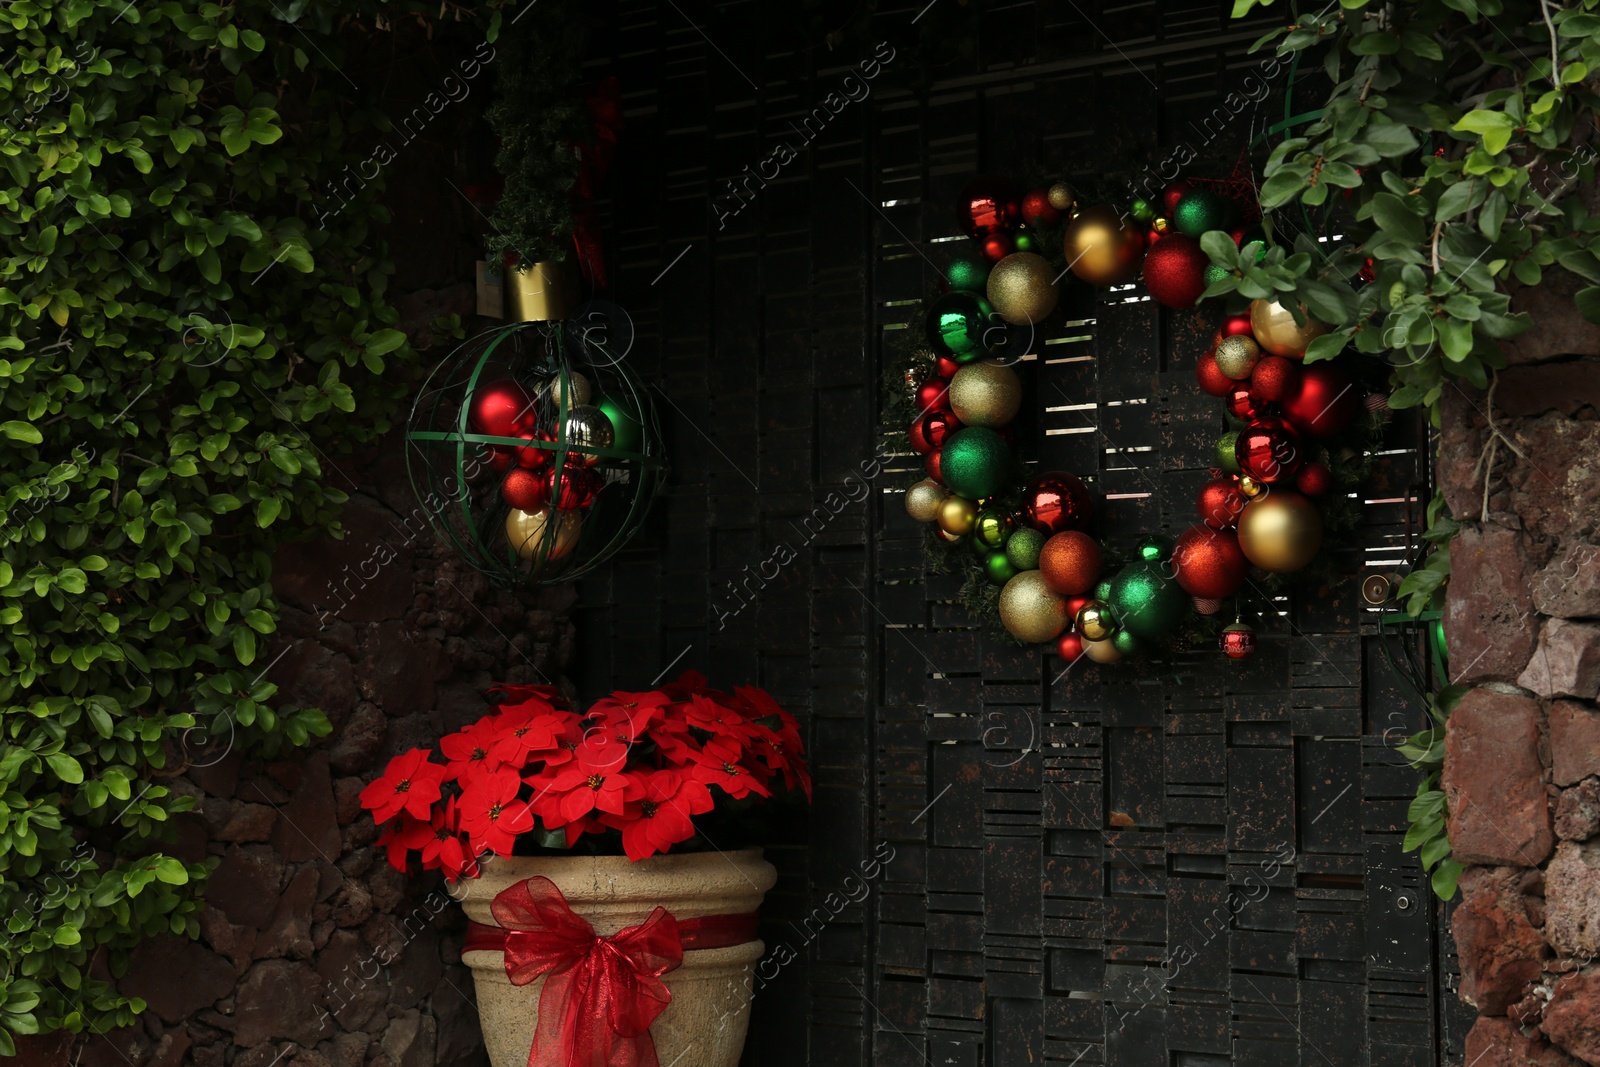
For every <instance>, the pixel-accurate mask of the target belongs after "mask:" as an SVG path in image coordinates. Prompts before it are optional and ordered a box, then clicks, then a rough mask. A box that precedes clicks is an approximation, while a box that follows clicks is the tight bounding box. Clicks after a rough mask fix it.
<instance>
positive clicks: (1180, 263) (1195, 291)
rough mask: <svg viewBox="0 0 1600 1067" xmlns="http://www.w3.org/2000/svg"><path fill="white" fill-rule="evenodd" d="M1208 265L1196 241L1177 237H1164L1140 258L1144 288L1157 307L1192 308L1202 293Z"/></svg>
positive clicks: (1208, 261) (1191, 238) (1209, 260)
mask: <svg viewBox="0 0 1600 1067" xmlns="http://www.w3.org/2000/svg"><path fill="white" fill-rule="evenodd" d="M1210 262H1211V258H1210V257H1209V256H1207V255H1206V254H1205V251H1204V250H1203V249H1201V247H1200V242H1199V241H1197V240H1195V239H1194V238H1193V237H1186V236H1184V235H1183V234H1181V233H1173V234H1168V235H1167V236H1166V237H1163V238H1162V239H1161V241H1160V243H1158V244H1156V245H1155V246H1154V247H1152V248H1151V249H1150V251H1149V252H1148V253H1147V254H1146V255H1145V257H1144V286H1145V288H1146V289H1148V290H1150V295H1151V297H1153V298H1154V299H1155V301H1156V302H1157V303H1158V304H1162V305H1165V306H1166V307H1169V308H1188V307H1194V303H1195V301H1196V300H1199V299H1200V294H1201V293H1203V292H1205V289H1206V277H1205V270H1206V266H1207V265H1208V264H1209V263H1210Z"/></svg>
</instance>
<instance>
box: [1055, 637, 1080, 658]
mask: <svg viewBox="0 0 1600 1067" xmlns="http://www.w3.org/2000/svg"><path fill="white" fill-rule="evenodd" d="M1056 655H1058V656H1060V657H1061V658H1062V659H1064V660H1066V661H1067V662H1068V663H1072V662H1074V661H1075V660H1077V659H1078V657H1079V656H1082V655H1083V638H1081V637H1079V636H1078V635H1077V634H1075V633H1073V632H1072V631H1071V630H1068V631H1067V632H1066V633H1064V634H1062V635H1061V636H1060V637H1058V638H1056Z"/></svg>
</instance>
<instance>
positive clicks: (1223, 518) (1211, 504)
mask: <svg viewBox="0 0 1600 1067" xmlns="http://www.w3.org/2000/svg"><path fill="white" fill-rule="evenodd" d="M1248 499H1249V498H1248V497H1246V496H1245V495H1244V493H1243V492H1241V491H1240V490H1239V483H1238V482H1236V481H1234V480H1233V479H1232V478H1214V479H1212V480H1211V481H1209V482H1207V483H1206V484H1205V488H1203V489H1201V490H1200V495H1199V496H1198V497H1196V498H1195V501H1194V506H1195V508H1196V510H1198V511H1199V512H1200V520H1201V521H1202V522H1204V523H1205V524H1206V525H1207V526H1209V527H1211V528H1212V529H1214V530H1225V529H1227V528H1228V527H1230V526H1233V525H1235V524H1237V523H1238V521H1239V513H1240V512H1241V511H1243V510H1244V506H1245V503H1246V502H1247V501H1248Z"/></svg>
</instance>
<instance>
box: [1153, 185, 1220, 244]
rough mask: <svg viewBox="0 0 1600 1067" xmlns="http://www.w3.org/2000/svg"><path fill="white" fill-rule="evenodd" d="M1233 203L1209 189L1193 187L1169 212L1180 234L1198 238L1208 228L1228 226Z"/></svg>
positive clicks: (1214, 228) (1168, 215) (1174, 226)
mask: <svg viewBox="0 0 1600 1067" xmlns="http://www.w3.org/2000/svg"><path fill="white" fill-rule="evenodd" d="M1230 212H1231V205H1230V204H1229V203H1228V201H1227V200H1225V199H1224V198H1222V197H1220V196H1218V195H1217V194H1216V193H1213V192H1211V191H1210V190H1207V189H1193V190H1190V191H1189V192H1187V193H1185V194H1183V196H1182V197H1181V198H1180V199H1179V200H1178V202H1177V203H1176V204H1174V205H1172V209H1171V210H1170V211H1169V212H1167V218H1169V219H1171V220H1172V226H1173V229H1175V230H1177V231H1178V232H1179V233H1180V234H1187V235H1188V236H1189V237H1194V238H1198V237H1199V236H1200V235H1201V234H1203V233H1205V232H1206V231H1207V230H1225V229H1227V228H1228V226H1227V224H1228V216H1229V214H1230Z"/></svg>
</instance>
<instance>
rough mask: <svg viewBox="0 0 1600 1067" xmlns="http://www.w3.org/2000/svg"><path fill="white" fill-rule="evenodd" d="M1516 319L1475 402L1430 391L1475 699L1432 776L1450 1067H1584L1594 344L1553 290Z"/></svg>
mask: <svg viewBox="0 0 1600 1067" xmlns="http://www.w3.org/2000/svg"><path fill="white" fill-rule="evenodd" d="M1517 305H1518V306H1519V307H1520V308H1521V309H1524V310H1528V311H1530V313H1531V314H1532V316H1533V319H1534V323H1535V325H1534V329H1533V330H1532V331H1530V332H1529V333H1528V334H1525V335H1524V336H1522V337H1520V338H1518V339H1517V340H1516V342H1514V343H1513V344H1509V345H1507V346H1506V349H1507V354H1508V356H1509V357H1510V359H1511V366H1509V367H1508V368H1507V369H1506V370H1503V371H1501V372H1500V374H1499V376H1498V379H1497V381H1496V382H1495V385H1494V388H1493V390H1492V392H1490V393H1479V394H1474V393H1471V392H1464V391H1461V390H1457V389H1453V388H1450V387H1447V388H1446V391H1445V395H1444V398H1443V405H1444V410H1443V420H1442V430H1443V436H1442V438H1441V441H1440V447H1439V463H1438V474H1439V484H1440V488H1441V490H1442V491H1443V492H1444V494H1445V496H1446V498H1447V499H1448V501H1449V504H1450V509H1451V512H1452V514H1453V515H1455V516H1456V517H1457V518H1458V519H1460V520H1462V521H1463V523H1464V524H1465V525H1464V528H1463V530H1462V532H1461V534H1460V536H1459V537H1458V538H1457V540H1456V541H1455V543H1454V545H1453V546H1452V549H1451V557H1450V558H1451V567H1452V574H1451V578H1450V585H1449V590H1448V593H1449V595H1448V599H1447V604H1446V609H1445V637H1446V641H1447V644H1448V646H1449V650H1450V673H1451V675H1452V678H1453V680H1455V681H1458V682H1462V683H1466V684H1473V685H1477V686H1479V687H1480V688H1478V689H1476V690H1474V691H1473V692H1471V693H1469V694H1468V695H1467V696H1466V697H1465V698H1464V699H1463V700H1462V702H1461V705H1460V707H1459V708H1457V710H1456V711H1455V713H1454V714H1453V715H1452V716H1451V719H1450V724H1449V729H1448V734H1447V743H1446V753H1445V766H1444V787H1445V792H1446V794H1447V797H1448V802H1449V808H1450V840H1451V842H1452V843H1453V845H1454V848H1455V853H1456V856H1457V858H1458V859H1460V860H1461V861H1462V862H1464V863H1466V864H1468V870H1467V871H1466V873H1465V874H1464V875H1463V876H1462V878H1461V899H1460V902H1459V905H1458V906H1457V908H1456V910H1455V913H1454V917H1453V920H1452V927H1453V929H1454V932H1455V938H1456V945H1457V948H1458V950H1459V953H1460V959H1461V970H1462V985H1461V990H1460V992H1461V995H1462V997H1463V998H1465V999H1466V1000H1467V1002H1468V1003H1470V1004H1472V1005H1474V1006H1475V1007H1476V1008H1477V1009H1478V1012H1479V1019H1478V1022H1477V1024H1476V1025H1475V1026H1474V1028H1473V1029H1472V1031H1471V1033H1470V1035H1469V1036H1468V1039H1467V1047H1466V1055H1465V1060H1464V1062H1465V1063H1468V1064H1472V1065H1474V1067H1524V1065H1538V1067H1560V1065H1577V1064H1600V960H1597V959H1596V956H1597V955H1600V711H1597V708H1596V704H1595V700H1596V695H1597V693H1600V542H1597V526H1600V358H1596V357H1595V356H1594V355H1593V353H1600V328H1597V327H1595V326H1592V325H1589V324H1587V323H1584V322H1582V320H1581V319H1579V318H1578V317H1577V315H1576V313H1575V311H1574V309H1573V303H1572V287H1571V286H1570V285H1568V284H1566V282H1565V280H1563V279H1562V278H1560V277H1556V278H1552V279H1551V280H1549V281H1547V283H1546V284H1545V285H1544V286H1541V287H1540V288H1539V289H1538V290H1528V291H1525V292H1523V293H1521V294H1519V295H1518V297H1517ZM1491 418H1492V419H1493V425H1494V426H1495V427H1496V428H1498V433H1499V434H1500V435H1502V436H1499V437H1497V438H1495V439H1493V440H1492V441H1491V437H1492V435H1491V430H1490V419H1491ZM1486 481H1487V489H1486V488H1485V484H1486ZM1486 501H1487V506H1485V502H1486Z"/></svg>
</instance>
